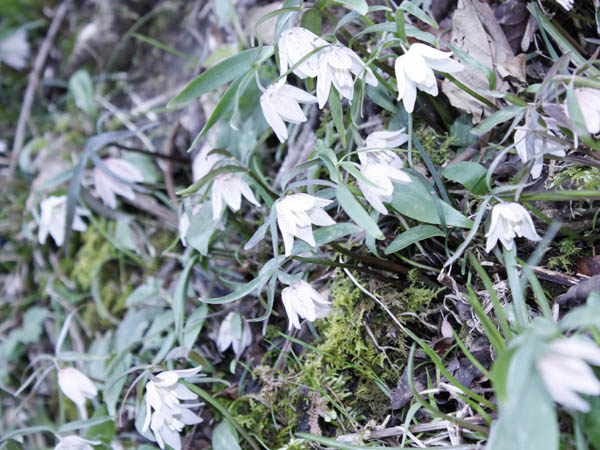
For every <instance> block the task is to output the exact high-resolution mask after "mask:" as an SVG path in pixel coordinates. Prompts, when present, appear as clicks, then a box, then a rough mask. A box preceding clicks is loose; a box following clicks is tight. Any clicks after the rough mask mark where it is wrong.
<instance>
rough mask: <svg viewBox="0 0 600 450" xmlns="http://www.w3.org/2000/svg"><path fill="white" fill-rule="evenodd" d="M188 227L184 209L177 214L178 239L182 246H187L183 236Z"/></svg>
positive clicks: (188, 222) (188, 219) (188, 220)
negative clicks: (179, 214)
mask: <svg viewBox="0 0 600 450" xmlns="http://www.w3.org/2000/svg"><path fill="white" fill-rule="evenodd" d="M189 229H190V218H189V217H188V215H187V212H186V211H182V213H181V216H179V239H180V240H181V245H183V246H184V247H187V241H186V240H185V237H186V235H187V232H188V230H189Z"/></svg>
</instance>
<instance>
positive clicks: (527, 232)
mask: <svg viewBox="0 0 600 450" xmlns="http://www.w3.org/2000/svg"><path fill="white" fill-rule="evenodd" d="M515 236H518V237H526V238H527V239H529V240H530V241H540V240H542V238H541V237H540V235H539V234H537V231H536V230H535V226H534V225H533V220H532V219H531V216H530V215H529V212H528V211H527V210H526V209H525V208H524V207H523V206H521V205H520V204H518V203H515V202H511V203H499V204H497V205H496V206H494V208H493V209H492V222H491V224H490V229H489V231H488V232H487V233H486V235H485V237H486V238H487V241H486V245H485V251H486V252H488V253H489V252H490V250H492V248H494V246H495V245H496V243H497V242H498V239H500V242H502V245H504V248H506V249H507V250H511V249H512V247H513V241H514V238H515Z"/></svg>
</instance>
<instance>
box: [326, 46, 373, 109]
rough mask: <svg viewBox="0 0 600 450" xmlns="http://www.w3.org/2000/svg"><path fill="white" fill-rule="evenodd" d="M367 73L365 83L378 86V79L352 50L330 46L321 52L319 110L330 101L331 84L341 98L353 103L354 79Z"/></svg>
mask: <svg viewBox="0 0 600 450" xmlns="http://www.w3.org/2000/svg"><path fill="white" fill-rule="evenodd" d="M363 71H364V73H365V81H366V83H367V84H370V85H371V86H377V78H375V75H373V72H372V71H371V69H369V68H368V67H366V66H365V63H363V61H362V59H360V57H359V56H358V55H357V54H356V53H354V52H353V51H352V50H350V49H349V48H346V47H340V46H339V45H333V44H332V45H330V46H329V47H327V48H326V49H324V50H322V51H321V52H319V76H318V78H317V99H318V101H319V108H323V106H325V103H327V100H328V99H329V91H330V89H331V84H332V83H333V85H334V86H335V88H336V89H337V91H338V92H339V94H340V96H342V97H344V98H346V99H348V100H350V101H352V97H353V96H354V79H353V78H352V75H354V76H355V77H358V76H359V75H360V74H361V73H362V72H363Z"/></svg>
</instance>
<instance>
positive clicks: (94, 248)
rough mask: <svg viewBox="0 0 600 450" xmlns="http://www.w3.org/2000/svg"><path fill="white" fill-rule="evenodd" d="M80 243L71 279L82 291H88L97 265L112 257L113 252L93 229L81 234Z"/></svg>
mask: <svg viewBox="0 0 600 450" xmlns="http://www.w3.org/2000/svg"><path fill="white" fill-rule="evenodd" d="M81 241H82V245H81V247H80V248H79V251H78V252H77V256H76V258H75V265H74V266H73V271H72V273H71V279H74V280H75V281H76V282H77V283H78V284H79V285H80V286H81V287H82V288H83V289H89V287H90V286H91V284H92V275H93V273H94V271H95V270H96V268H97V267H98V265H99V264H102V263H103V262H104V261H105V260H106V259H107V258H109V257H111V256H114V255H115V250H114V247H112V246H111V245H110V243H108V242H107V241H106V239H104V237H103V236H102V235H101V234H100V233H99V232H98V231H97V230H96V229H95V227H89V228H88V229H87V230H86V231H84V232H83V233H81Z"/></svg>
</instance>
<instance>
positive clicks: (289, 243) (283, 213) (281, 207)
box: [275, 193, 335, 256]
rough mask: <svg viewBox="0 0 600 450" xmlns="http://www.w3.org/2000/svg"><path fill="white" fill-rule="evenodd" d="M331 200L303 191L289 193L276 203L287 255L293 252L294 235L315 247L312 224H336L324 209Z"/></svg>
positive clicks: (278, 221) (278, 222)
mask: <svg viewBox="0 0 600 450" xmlns="http://www.w3.org/2000/svg"><path fill="white" fill-rule="evenodd" d="M331 202H332V200H324V199H322V198H318V197H313V196H312V195H308V194H303V193H299V194H292V195H288V196H286V197H283V198H282V199H281V200H279V201H278V202H277V204H276V205H275V208H276V212H277V224H278V225H279V229H280V230H281V235H282V237H283V244H284V247H285V255H286V256H290V254H291V253H292V247H293V246H294V236H297V237H299V238H300V239H302V240H303V241H305V242H307V243H308V244H310V245H311V246H313V247H314V246H316V245H317V244H316V242H315V238H314V236H313V232H312V227H311V224H315V225H319V226H328V225H334V224H335V221H334V220H333V219H332V218H331V217H329V215H328V214H327V213H326V212H325V210H324V209H323V207H325V206H327V205H329V204H330V203H331Z"/></svg>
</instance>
